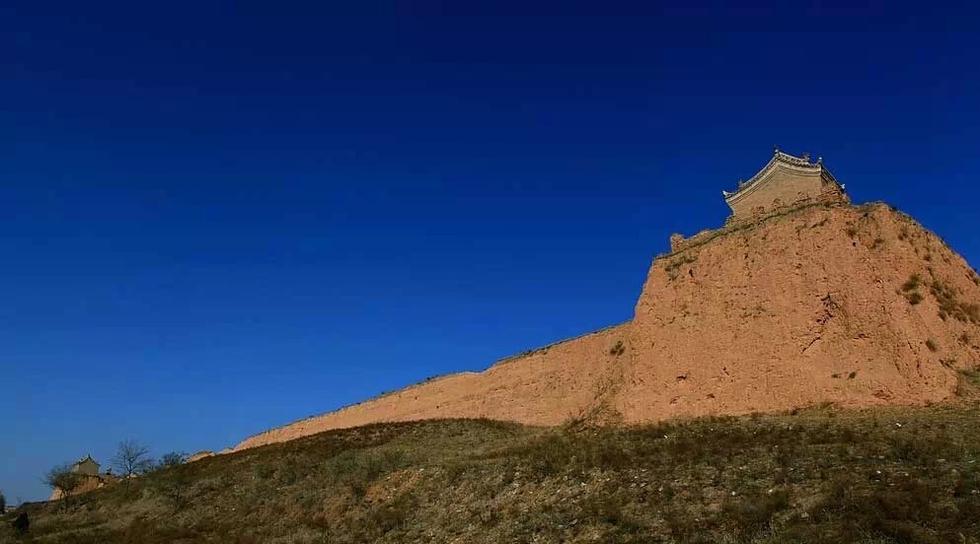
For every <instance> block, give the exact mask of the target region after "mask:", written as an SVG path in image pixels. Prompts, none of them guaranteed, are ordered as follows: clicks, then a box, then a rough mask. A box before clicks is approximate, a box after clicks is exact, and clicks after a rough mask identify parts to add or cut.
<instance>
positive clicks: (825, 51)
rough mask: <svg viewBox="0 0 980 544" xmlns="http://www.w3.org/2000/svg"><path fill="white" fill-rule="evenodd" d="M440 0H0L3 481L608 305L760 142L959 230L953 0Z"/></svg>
mask: <svg viewBox="0 0 980 544" xmlns="http://www.w3.org/2000/svg"><path fill="white" fill-rule="evenodd" d="M260 4H265V6H262V5H260ZM346 4H356V5H357V6H358V9H359V10H361V11H359V12H357V13H353V12H349V11H344V9H349V8H344V9H341V8H338V6H341V5H346ZM450 4H455V3H448V2H447V3H445V5H440V3H436V2H432V3H430V2H397V3H374V2H353V3H352V2H343V3H341V2H319V3H317V7H309V6H307V7H297V6H296V5H294V4H291V3H288V2H275V3H272V4H269V3H267V2H263V3H259V4H255V5H249V4H238V3H234V5H233V3H229V2H222V3H215V4H211V3H209V2H196V3H192V4H180V3H174V2H165V3H160V4H158V5H154V6H152V7H151V6H149V5H147V4H146V3H142V2H128V3H125V4H122V3H121V4H118V5H113V6H108V5H94V4H90V3H86V2H70V3H65V4H64V5H60V6H55V5H51V4H47V3H45V4H43V5H42V3H40V2H31V3H24V4H20V5H17V4H10V3H4V5H3V6H2V7H0V251H2V261H0V264H2V266H0V301H2V304H0V414H2V417H0V420H2V422H3V432H2V433H0V489H2V490H3V491H4V492H5V493H6V495H7V496H8V498H9V499H10V500H17V499H18V498H22V499H25V500H26V499H38V498H41V497H43V496H45V495H46V490H45V489H44V487H43V485H42V484H41V483H40V477H41V475H42V474H43V473H44V471H45V470H47V469H48V468H50V467H51V466H52V465H54V464H55V463H58V462H63V461H68V460H72V459H74V458H77V457H80V456H82V455H84V454H86V453H91V454H92V455H93V456H95V457H96V458H97V459H99V460H102V461H105V460H107V459H108V458H109V457H110V455H111V454H112V451H113V449H114V447H115V444H116V443H117V442H118V441H119V440H122V439H125V438H136V439H138V440H140V441H143V442H145V443H146V444H148V445H149V446H150V447H151V448H152V449H153V451H154V453H155V454H157V455H159V454H161V453H164V452H166V451H169V450H185V451H188V452H192V451H196V450H199V449H220V448H222V447H225V446H228V445H231V444H233V443H235V442H237V441H238V440H240V439H242V438H244V437H246V436H247V435H250V434H252V433H255V432H258V431H261V430H263V429H266V428H269V427H271V426H274V425H278V424H282V423H286V422H289V421H291V420H295V419H297V418H302V417H305V416H308V415H311V414H315V413H321V412H324V411H327V410H330V409H333V408H336V407H338V406H341V405H344V404H348V403H351V402H354V401H357V400H359V399H363V398H365V397H369V396H372V395H375V394H377V393H380V392H382V391H386V390H391V389H395V388H397V387H400V386H403V385H406V384H409V383H412V382H415V381H417V380H420V379H423V378H425V377H427V376H431V375H434V374H440V373H446V372H451V371H456V370H473V369H482V368H485V367H486V366H488V365H489V364H490V363H492V362H493V361H494V360H495V359H497V358H499V357H502V356H505V355H509V354H512V353H515V352H518V351H521V350H523V349H526V348H529V347H533V346H537V345H540V344H544V343H546V342H550V341H553V340H556V339H560V338H563V337H566V336H570V335H575V334H577V333H581V332H584V331H588V330H590V329H595V328H598V327H601V326H604V325H607V324H611V323H615V322H619V321H623V320H626V319H628V318H630V317H631V314H632V309H633V303H634V301H635V298H636V296H637V295H638V293H639V290H640V287H641V284H642V282H643V279H644V277H645V274H646V271H647V268H648V266H649V264H650V261H651V258H652V257H653V256H654V255H655V254H657V253H659V252H662V251H664V250H665V249H666V248H667V238H668V236H669V235H670V233H671V232H674V231H678V232H683V233H686V234H691V233H694V232H696V231H698V230H700V229H702V228H707V227H715V226H718V225H720V224H721V223H722V221H723V220H724V218H725V215H726V211H727V210H726V208H725V206H724V203H723V201H722V199H721V194H720V191H721V190H722V189H730V188H733V187H734V186H735V184H736V182H737V181H738V179H739V178H745V177H748V176H750V175H751V174H753V173H754V172H755V171H756V170H757V169H758V168H759V167H760V166H762V164H764V163H765V162H766V161H767V160H768V159H769V157H770V155H771V153H772V147H773V145H774V144H778V145H779V146H780V147H781V148H783V149H785V150H787V151H790V152H803V151H809V152H811V153H813V154H814V155H815V156H816V155H821V156H823V157H824V159H825V162H826V163H827V165H829V167H830V168H831V170H833V171H834V173H835V174H836V175H837V177H838V178H839V179H841V180H842V181H843V182H844V183H846V184H847V186H848V189H849V191H850V193H851V195H852V197H853V198H854V199H855V200H856V201H867V200H878V199H881V200H886V201H888V202H890V203H893V204H895V205H897V206H898V207H900V208H901V209H903V210H905V211H907V212H909V213H911V214H913V215H914V216H915V217H917V218H918V219H919V220H921V221H922V222H923V223H924V224H925V225H926V226H927V227H929V228H931V229H933V230H935V231H936V232H938V233H939V234H940V235H942V236H943V237H944V238H945V239H946V240H947V241H948V242H949V243H950V244H951V245H952V246H953V247H954V248H955V249H957V250H958V251H959V252H961V253H962V254H963V255H964V256H965V257H967V259H968V260H970V262H972V263H974V265H975V264H976V263H978V262H980V237H978V236H977V227H978V215H980V214H978V206H977V196H976V192H977V190H978V185H977V179H978V174H980V153H978V151H980V150H978V144H980V101H978V97H980V70H978V69H977V65H978V62H980V61H978V60H977V59H978V58H980V48H978V45H980V38H978V37H977V34H975V33H972V32H971V31H972V30H976V29H973V28H970V27H968V26H966V25H968V24H971V23H970V22H971V21H974V22H975V21H977V17H976V15H977V14H976V13H973V14H969V13H967V12H965V11H964V9H965V8H955V7H948V6H947V7H945V8H944V9H943V10H940V9H938V8H936V9H935V11H934V12H931V13H930V12H929V11H928V10H929V6H936V4H917V7H915V8H910V9H908V10H906V9H904V8H903V7H901V6H897V5H896V4H891V3H889V6H890V7H885V6H884V4H883V3H877V2H871V3H867V4H864V5H862V6H860V7H856V8H855V7H851V8H836V7H832V6H831V5H830V4H827V3H824V2H814V3H812V4H804V5H798V6H795V7H793V6H790V5H788V4H786V3H782V2H781V3H779V5H780V6H781V7H779V8H778V9H776V8H767V7H764V6H763V5H762V4H758V5H757V6H756V7H752V8H748V9H745V10H743V11H731V10H728V11H724V10H719V9H710V8H697V9H694V8H684V7H681V6H683V4H677V5H674V6H654V5H653V4H650V3H647V4H644V5H645V6H647V7H646V9H647V10H648V11H646V12H643V11H639V10H637V9H633V8H631V7H628V6H622V5H618V6H614V5H613V4H608V3H602V5H604V6H606V7H607V8H609V9H613V8H615V11H614V12H610V13H605V14H603V13H597V12H590V11H589V10H588V9H587V8H586V7H585V6H586V5H593V6H595V5H598V4H595V3H593V2H589V3H584V4H583V5H582V6H579V5H577V3H576V2H563V3H561V4H560V6H561V9H560V10H558V9H557V6H558V5H559V4H554V5H553V6H552V7H547V8H546V7H544V5H540V6H538V7H532V8H528V7H523V8H522V7H517V6H518V5H517V4H515V5H504V4H501V3H498V2H494V3H488V4H486V6H487V7H486V8H485V9H484V8H480V9H477V8H474V7H472V6H474V4H473V3H465V4H467V5H468V6H470V8H469V9H471V11H466V12H461V11H458V10H457V9H458V8H456V7H451V6H450ZM849 4H851V3H849ZM719 5H721V4H720V3H719ZM489 6H494V7H493V8H490V7H489Z"/></svg>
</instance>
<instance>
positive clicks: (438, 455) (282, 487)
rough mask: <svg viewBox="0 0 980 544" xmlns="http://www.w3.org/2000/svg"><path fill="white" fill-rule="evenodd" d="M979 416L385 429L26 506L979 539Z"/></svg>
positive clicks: (345, 528) (181, 524)
mask: <svg viewBox="0 0 980 544" xmlns="http://www.w3.org/2000/svg"><path fill="white" fill-rule="evenodd" d="M977 374H980V373H977ZM978 378H980V376H978ZM978 423H980V415H978V412H977V411H976V408H975V407H973V406H970V407H964V408H956V407H952V406H934V407H930V408H918V409H913V408H884V409H877V410H867V411H840V410H836V409H833V408H819V409H818V408H815V409H809V410H800V411H798V412H797V413H796V414H795V415H791V414H785V415H756V416H747V417H720V418H705V419H699V420H694V421H689V422H683V423H663V424H659V425H647V426H642V427H631V428H589V427H581V426H579V427H562V428H551V429H542V428H533V427H523V426H520V425H516V424H508V423H498V422H492V421H485V420H448V421H428V422H419V423H401V424H377V425H370V426H367V427H361V428H356V429H348V430H341V431H330V432H327V433H322V434H319V435H315V436H311V437H307V438H304V439H300V440H296V441H292V442H286V443H282V444H276V445H273V446H267V447H262V448H256V449H253V450H246V451H243V452H240V453H236V454H231V455H221V456H217V457H212V458H208V459H204V460H201V461H197V462H194V463H189V464H183V465H179V466H176V467H172V468H169V469H166V470H160V471H156V472H153V473H151V474H148V475H146V476H145V477H142V478H138V479H135V480H133V481H132V482H131V485H129V486H112V487H108V488H104V489H100V490H97V491H94V492H91V493H86V494H84V495H79V496H78V497H76V504H77V507H76V508H73V509H71V510H70V511H60V510H59V509H57V508H56V506H55V505H33V506H29V507H28V508H30V513H31V519H32V522H33V524H32V527H31V530H32V538H34V539H35V540H36V541H38V542H42V541H43V542H48V543H52V544H58V543H72V544H94V543H112V542H132V543H136V542H139V543H146V544H161V543H164V542H182V543H188V544H191V543H197V542H238V543H258V542H283V543H285V542H331V543H334V542H338V543H355V542H356V543H362V542H468V543H480V542H487V543H490V542H493V543H497V542H532V541H533V542H556V543H557V542H585V541H590V542H609V543H617V542H622V543H625V542H637V543H638V542H705V543H706V542H730V543H735V542H757V543H768V544H775V543H782V542H798V543H802V542H806V543H817V544H820V543H828V544H829V543H837V542H865V543H869V544H870V543H885V542H895V543H898V542H930V543H931V542H942V543H945V542H950V543H953V542H957V543H959V542H977V539H978V538H980V491H978V490H980V468H978V467H977V465H976V463H975V461H976V460H977V459H978V458H980V434H978V433H976V432H975V429H976V426H977V424H978ZM180 479H183V480H180ZM180 482H182V484H181V485H178V486H176V487H175V484H177V483H180ZM174 489H179V493H178V494H177V495H173V494H172V492H171V491H172V490H174ZM175 505H177V506H175ZM4 531H7V532H4ZM8 534H12V532H10V530H9V529H8V528H6V527H4V528H3V529H0V541H3V540H4V538H5V537H6V536H7V535H8ZM11 538H12V537H11Z"/></svg>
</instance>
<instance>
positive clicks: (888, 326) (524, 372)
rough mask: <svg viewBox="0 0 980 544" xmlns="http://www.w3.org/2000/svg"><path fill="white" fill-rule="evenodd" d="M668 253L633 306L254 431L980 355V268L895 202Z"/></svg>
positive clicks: (762, 394) (902, 385)
mask: <svg viewBox="0 0 980 544" xmlns="http://www.w3.org/2000/svg"><path fill="white" fill-rule="evenodd" d="M680 247H681V249H679V250H678V251H675V252H673V253H671V254H669V255H666V256H661V257H658V258H657V259H655V260H654V262H653V265H652V266H651V268H650V271H649V274H648V277H647V281H646V284H645V285H644V287H643V292H642V294H641V295H640V298H639V301H638V302H637V304H636V311H635V315H634V318H633V320H631V321H629V322H627V323H624V324H621V325H617V326H615V327H611V328H608V329H604V330H602V331H598V332H595V333H592V334H587V335H585V336H582V337H579V338H575V339H572V340H568V341H565V342H561V343H558V344H554V345H551V346H548V347H546V348H542V349H540V350H536V351H533V352H531V353H528V354H526V355H522V356H518V357H514V358H510V359H507V360H504V361H501V362H499V363H497V364H495V365H493V366H491V367H490V368H488V369H487V370H485V371H483V372H479V373H463V374H455V375H450V376H446V377H443V378H440V379H437V380H432V381H430V382H426V383H422V384H418V385H414V386H411V387H409V388H407V389H404V390H401V391H398V392H395V393H392V394H389V395H386V396H383V397H381V398H378V399H373V400H370V401H367V402H364V403H361V404H358V405H355V406H350V407H347V408H344V409H342V410H338V411H336V412H332V413H328V414H324V415H322V416H317V417H314V418H310V419H306V420H303V421H299V422H296V423H292V424H290V425H286V426H284V427H280V428H278V429H273V430H270V431H266V432H263V433H260V434H258V435H255V436H253V437H250V438H248V439H246V440H245V441H243V442H242V443H240V444H238V445H237V446H236V447H235V448H234V449H235V450H239V449H244V448H249V447H255V446H260V445H264V444H269V443H274V442H281V441H285V440H291V439H294V438H299V437H301V436H306V435H309V434H314V433H318V432H321V431H325V430H328V429H336V428H343V427H352V426H357V425H362V424H366V423H373V422H378V421H404V420H415V419H427V418H447V417H485V418H491V419H500V420H510V421H518V422H521V423H527V424H535V425H555V424H560V423H562V422H564V421H567V420H569V419H571V418H585V419H593V420H598V421H603V422H623V423H643V422H653V421H659V420H663V419H667V418H671V417H696V416H703V415H712V414H740V413H748V412H755V411H778V410H785V409H791V408H795V407H804V406H808V405H813V404H818V403H824V402H831V403H836V404H839V405H843V406H851V407H859V406H870V405H878V404H926V403H932V402H939V401H943V400H946V399H949V398H950V397H952V396H953V395H954V394H955V391H956V387H957V380H958V372H959V371H960V370H963V369H968V368H974V367H976V366H977V365H978V364H980V278H978V277H977V275H976V273H975V272H974V271H973V269H972V268H971V267H970V266H969V265H968V264H967V263H966V262H965V261H964V260H963V259H962V258H961V257H959V256H958V255H956V254H955V253H954V252H953V251H952V250H951V249H949V248H948V247H947V246H946V245H945V244H944V243H943V241H942V240H940V239H939V238H938V237H937V236H935V235H933V234H932V233H930V232H928V231H926V230H925V229H923V228H922V227H921V226H919V225H918V224H917V223H916V222H915V221H913V220H912V219H911V218H909V217H907V216H905V215H903V214H901V213H898V212H895V211H893V210H892V209H890V208H889V207H888V206H885V205H883V204H872V205H866V206H860V207H854V206H850V205H848V204H810V205H805V206H801V207H799V208H797V209H794V210H783V211H780V212H777V213H773V214H772V215H770V216H768V217H765V218H758V219H757V220H754V221H752V222H751V223H743V224H734V225H730V226H728V227H726V228H724V229H721V230H719V231H715V233H714V234H708V235H702V236H699V237H698V239H697V243H689V244H684V245H682V246H680Z"/></svg>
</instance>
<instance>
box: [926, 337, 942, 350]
mask: <svg viewBox="0 0 980 544" xmlns="http://www.w3.org/2000/svg"><path fill="white" fill-rule="evenodd" d="M926 347H927V348H929V351H932V352H936V351H939V344H937V343H936V341H935V340H933V339H932V338H930V339H928V340H926Z"/></svg>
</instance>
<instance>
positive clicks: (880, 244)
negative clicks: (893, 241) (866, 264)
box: [871, 238, 885, 249]
mask: <svg viewBox="0 0 980 544" xmlns="http://www.w3.org/2000/svg"><path fill="white" fill-rule="evenodd" d="M884 245H885V239H884V238H875V239H874V242H872V243H871V249H878V248H881V247H884Z"/></svg>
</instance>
